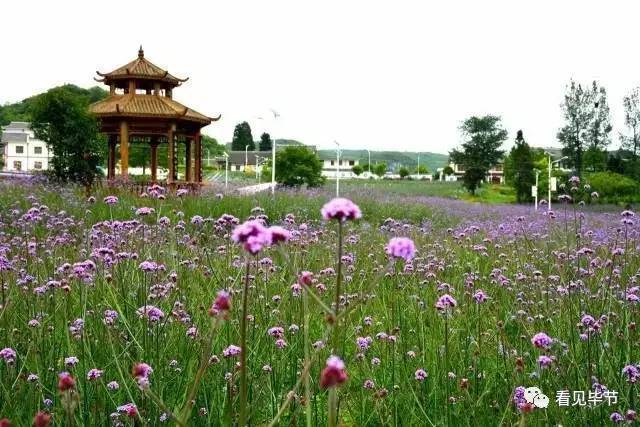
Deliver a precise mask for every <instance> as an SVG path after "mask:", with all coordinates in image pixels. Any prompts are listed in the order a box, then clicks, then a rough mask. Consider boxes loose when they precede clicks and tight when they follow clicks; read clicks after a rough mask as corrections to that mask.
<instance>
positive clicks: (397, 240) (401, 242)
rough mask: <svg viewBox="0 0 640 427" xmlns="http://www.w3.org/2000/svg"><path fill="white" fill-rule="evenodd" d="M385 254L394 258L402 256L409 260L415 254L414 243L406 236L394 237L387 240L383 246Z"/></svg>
mask: <svg viewBox="0 0 640 427" xmlns="http://www.w3.org/2000/svg"><path fill="white" fill-rule="evenodd" d="M385 249H386V252H387V255H389V256H392V257H394V258H402V259H404V260H405V261H406V262H409V261H411V260H412V259H413V257H414V256H415V255H416V245H415V244H414V243H413V240H411V239H409V238H407V237H394V238H392V239H391V240H389V243H387V247H386V248H385Z"/></svg>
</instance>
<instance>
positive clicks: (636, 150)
mask: <svg viewBox="0 0 640 427" xmlns="http://www.w3.org/2000/svg"><path fill="white" fill-rule="evenodd" d="M622 105H623V107H624V124H625V126H626V127H627V131H628V133H627V134H623V133H621V134H620V142H621V145H622V148H624V149H625V150H629V151H630V152H631V155H632V158H633V160H634V161H635V160H637V159H638V155H639V154H640V87H636V88H634V89H633V90H632V91H631V93H629V95H627V96H625V97H624V98H623V99H622Z"/></svg>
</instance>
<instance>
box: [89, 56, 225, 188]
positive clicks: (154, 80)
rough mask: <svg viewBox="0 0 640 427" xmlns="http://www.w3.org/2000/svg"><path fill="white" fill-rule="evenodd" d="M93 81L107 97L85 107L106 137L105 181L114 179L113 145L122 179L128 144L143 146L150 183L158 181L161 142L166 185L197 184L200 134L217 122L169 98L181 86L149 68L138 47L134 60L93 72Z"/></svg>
mask: <svg viewBox="0 0 640 427" xmlns="http://www.w3.org/2000/svg"><path fill="white" fill-rule="evenodd" d="M97 73H98V75H99V76H100V77H101V78H99V79H98V78H96V79H95V80H96V81H98V82H102V83H104V84H106V85H108V86H109V88H110V92H109V96H108V97H107V98H106V99H104V100H102V101H98V102H96V103H94V104H92V105H91V106H90V107H89V109H90V111H91V112H92V113H94V114H95V115H96V116H97V117H98V119H99V121H100V128H101V132H102V133H104V134H106V135H107V138H108V144H109V156H108V167H107V179H108V180H113V179H115V177H116V162H117V160H116V146H119V148H120V175H121V178H122V179H123V180H124V181H126V180H128V169H129V144H130V143H133V142H135V143H140V142H141V143H145V144H148V145H149V147H150V150H151V181H152V182H153V183H157V182H158V146H159V145H160V144H167V152H168V171H169V172H168V175H167V182H166V183H167V184H168V185H169V186H175V185H176V184H193V185H199V184H201V183H202V169H201V164H202V143H201V135H200V130H201V129H202V128H203V127H205V126H207V125H209V124H210V123H211V122H212V121H217V120H219V119H220V116H218V117H217V118H211V117H207V116H205V115H203V114H201V113H198V112H197V111H195V110H192V109H191V108H189V107H186V106H184V105H182V104H180V103H179V102H177V101H175V100H174V99H173V89H175V88H176V87H179V86H180V85H182V83H184V82H186V81H187V80H188V78H186V79H180V78H178V77H175V76H173V75H171V74H169V72H168V71H166V70H163V69H161V68H160V67H158V66H156V65H154V64H152V63H151V62H150V61H148V60H147V59H146V58H145V57H144V51H143V50H142V47H140V50H139V51H138V57H137V58H136V59H135V60H133V61H131V62H129V63H128V64H126V65H123V66H122V67H119V68H117V69H115V70H113V71H111V72H109V73H100V72H99V71H98V72H97ZM179 144H184V145H185V150H184V152H185V159H184V165H185V167H184V170H185V173H184V176H183V178H184V179H183V180H180V181H179V180H178V174H177V169H178V159H177V153H178V152H179V150H178V145H179Z"/></svg>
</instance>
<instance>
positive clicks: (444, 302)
mask: <svg viewBox="0 0 640 427" xmlns="http://www.w3.org/2000/svg"><path fill="white" fill-rule="evenodd" d="M457 304H458V303H457V301H456V300H455V298H453V297H452V296H451V295H449V294H444V295H442V296H441V297H440V298H438V301H437V302H436V308H437V309H438V310H447V309H450V308H454V307H455V306H456V305H457Z"/></svg>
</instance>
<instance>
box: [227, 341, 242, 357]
mask: <svg viewBox="0 0 640 427" xmlns="http://www.w3.org/2000/svg"><path fill="white" fill-rule="evenodd" d="M240 353H242V349H241V348H240V347H238V346H237V345H233V344H231V345H230V346H229V347H227V348H225V349H224V350H222V355H223V356H224V357H227V358H229V357H233V356H238V355H239V354H240Z"/></svg>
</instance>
